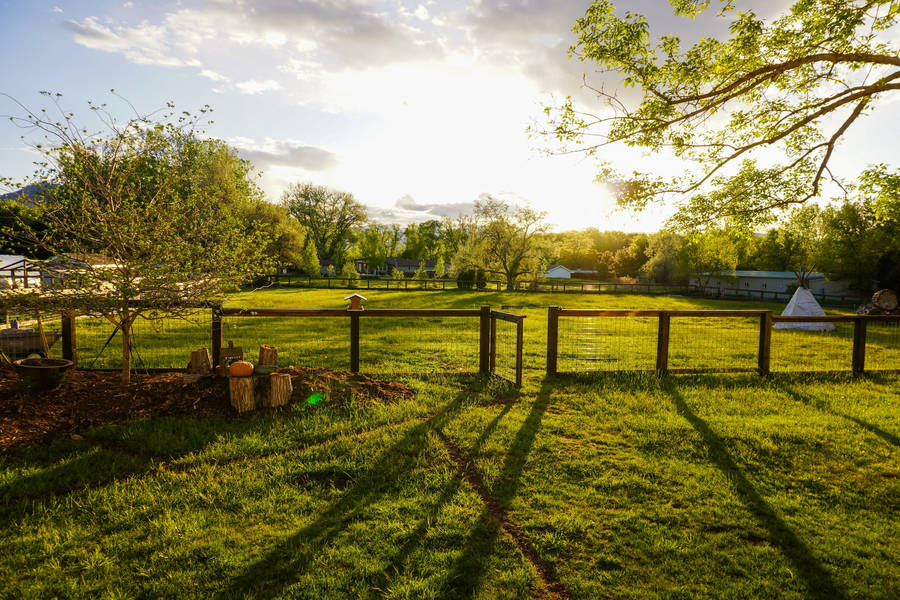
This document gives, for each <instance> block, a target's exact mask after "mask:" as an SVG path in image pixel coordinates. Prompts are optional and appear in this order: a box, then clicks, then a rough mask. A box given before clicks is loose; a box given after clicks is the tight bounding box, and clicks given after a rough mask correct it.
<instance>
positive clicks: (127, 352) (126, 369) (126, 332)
mask: <svg viewBox="0 0 900 600" xmlns="http://www.w3.org/2000/svg"><path fill="white" fill-rule="evenodd" d="M131 323H132V322H131V321H130V320H128V319H123V320H122V325H121V327H120V329H121V331H122V383H123V384H124V385H128V384H129V383H131Z"/></svg>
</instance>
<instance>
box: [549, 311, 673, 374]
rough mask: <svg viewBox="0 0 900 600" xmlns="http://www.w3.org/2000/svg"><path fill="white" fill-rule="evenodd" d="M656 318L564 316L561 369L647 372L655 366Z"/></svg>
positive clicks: (561, 330) (560, 358)
mask: <svg viewBox="0 0 900 600" xmlns="http://www.w3.org/2000/svg"><path fill="white" fill-rule="evenodd" d="M657 328H658V319H657V318H656V317H630V318H610V317H561V318H560V319H559V346H558V351H557V352H558V359H557V360H558V370H559V371H560V372H566V373H586V372H592V371H644V370H652V369H654V368H655V366H656V334H657Z"/></svg>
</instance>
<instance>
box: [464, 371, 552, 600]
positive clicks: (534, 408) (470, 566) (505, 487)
mask: <svg viewBox="0 0 900 600" xmlns="http://www.w3.org/2000/svg"><path fill="white" fill-rule="evenodd" d="M551 389H552V385H551V383H550V381H549V380H545V382H544V383H543V384H542V385H541V388H540V391H539V392H538V394H537V398H536V399H535V401H534V404H532V405H531V411H530V412H529V413H528V416H527V417H526V418H525V421H524V422H523V423H522V426H521V427H520V428H519V431H518V432H517V433H516V436H515V438H514V439H513V442H512V444H511V445H510V447H509V450H508V452H507V453H506V459H505V461H504V463H503V466H502V467H501V470H500V476H499V477H498V481H499V482H500V483H499V484H498V486H497V487H496V489H495V490H494V491H493V496H494V499H495V500H496V502H497V504H498V505H499V506H500V507H502V508H504V509H506V508H508V507H509V505H510V503H511V502H512V500H513V498H515V496H516V493H517V492H518V490H519V485H520V480H521V478H522V473H523V471H524V469H525V463H526V462H527V460H528V456H529V454H530V453H531V449H532V447H533V446H534V440H535V438H536V437H537V433H538V430H539V429H540V427H541V422H542V420H543V418H544V414H545V413H546V412H547V408H548V407H549V405H550V392H551ZM501 528H502V525H501V523H500V521H498V520H497V519H496V518H495V517H494V515H493V514H492V513H491V511H490V510H489V508H488V507H485V508H484V510H483V511H482V512H481V514H480V515H479V517H478V520H477V522H476V523H475V525H474V526H473V527H472V529H471V531H470V532H469V535H468V537H467V538H466V541H465V543H464V544H463V549H462V552H461V553H460V556H459V558H457V560H456V562H455V563H454V565H453V567H452V568H451V569H450V572H449V574H448V575H447V584H448V586H449V587H450V588H451V589H452V591H453V594H452V595H451V596H449V597H452V598H473V597H475V595H476V593H477V591H478V589H479V585H480V583H481V581H482V579H484V576H485V573H486V571H487V565H488V559H489V558H490V557H491V555H492V554H493V551H494V545H495V543H496V541H497V538H498V537H499V535H500V530H501Z"/></svg>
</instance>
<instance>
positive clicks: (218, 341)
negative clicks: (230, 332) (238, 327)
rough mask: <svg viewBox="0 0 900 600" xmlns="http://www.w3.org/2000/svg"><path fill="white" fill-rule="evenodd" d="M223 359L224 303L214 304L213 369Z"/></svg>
mask: <svg viewBox="0 0 900 600" xmlns="http://www.w3.org/2000/svg"><path fill="white" fill-rule="evenodd" d="M221 360H222V305H221V304H219V305H217V306H213V309H212V363H213V371H214V372H215V369H216V367H218V366H219V361H221Z"/></svg>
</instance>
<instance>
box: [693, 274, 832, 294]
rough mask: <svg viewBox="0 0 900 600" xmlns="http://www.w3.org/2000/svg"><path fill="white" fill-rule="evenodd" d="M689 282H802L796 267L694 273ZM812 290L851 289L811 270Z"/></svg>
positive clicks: (741, 286)
mask: <svg viewBox="0 0 900 600" xmlns="http://www.w3.org/2000/svg"><path fill="white" fill-rule="evenodd" d="M690 285H691V286H695V287H705V288H714V289H715V288H718V289H721V290H726V289H727V290H735V289H737V290H742V291H754V292H789V291H791V290H793V289H795V288H796V287H797V286H798V285H799V282H798V281H797V276H796V275H795V274H794V273H793V271H722V272H717V273H700V274H698V275H694V276H692V277H691V279H690ZM809 290H810V291H811V292H812V293H814V294H834V295H839V294H840V295H843V294H846V293H848V291H847V286H846V285H844V283H842V282H840V281H828V280H827V279H826V278H825V275H823V274H822V273H810V275H809Z"/></svg>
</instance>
